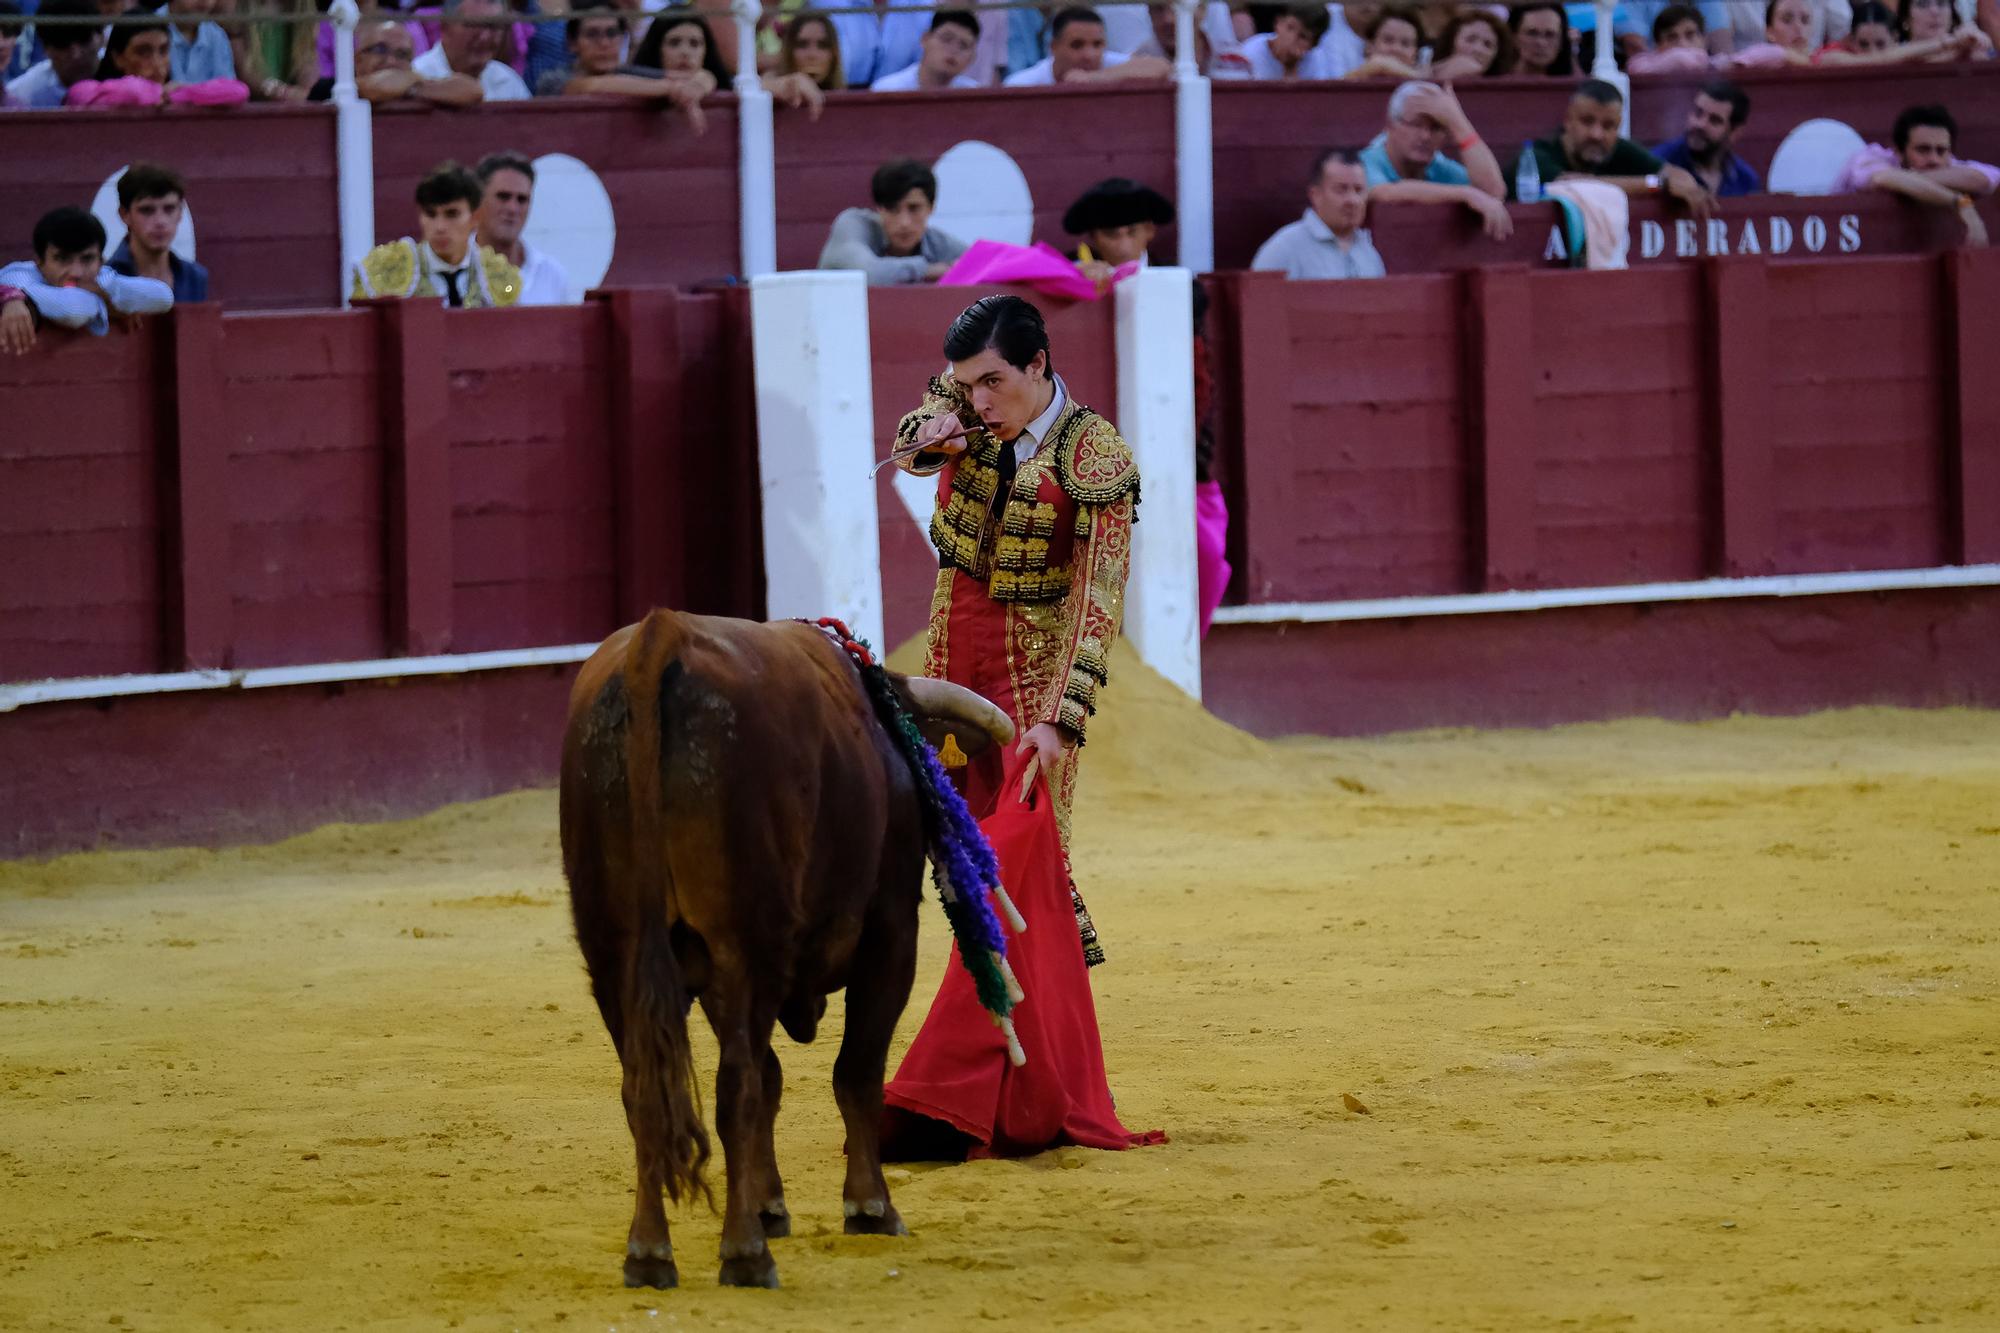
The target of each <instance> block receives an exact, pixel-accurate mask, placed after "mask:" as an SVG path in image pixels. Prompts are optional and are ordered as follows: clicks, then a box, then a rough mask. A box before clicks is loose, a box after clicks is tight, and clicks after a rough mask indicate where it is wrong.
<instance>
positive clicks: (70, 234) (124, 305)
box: [0, 208, 174, 354]
mask: <svg viewBox="0 0 2000 1333" xmlns="http://www.w3.org/2000/svg"><path fill="white" fill-rule="evenodd" d="M34 245H35V257H34V259H33V260H32V261H29V260H25V259H23V260H20V261H18V262H16V263H12V264H9V265H7V266H6V267H5V268H0V288H8V289H11V290H10V294H9V295H8V296H7V297H6V299H5V300H4V301H0V349H4V350H5V351H8V352H11V353H16V354H18V353H21V352H25V351H27V350H28V349H29V348H31V347H33V346H34V345H35V325H36V324H37V323H38V322H39V323H42V324H55V325H59V326H61V327H63V328H68V329H88V330H89V331H90V332H92V333H94V334H99V335H102V334H104V333H106V332H108V331H109V330H110V328H111V321H112V319H114V318H116V319H117V320H118V322H119V323H120V324H122V325H123V326H125V327H126V328H134V327H136V326H137V325H138V322H139V317H140V316H142V315H154V314H159V313H160V312H162V311H165V310H171V309H173V305H174V289H173V288H171V287H169V286H167V284H166V283H164V282H155V281H154V280H153V279H151V278H128V277H126V276H125V275H124V274H122V273H114V272H112V271H111V270H109V269H107V268H105V267H104V224H103V223H101V222H99V221H98V220H97V219H96V218H94V217H92V216H91V215H90V214H89V213H88V212H87V211H86V210H84V209H81V208H58V209H56V210H55V211H54V212H51V213H46V214H44V215H43V216H42V219H41V221H39V222H37V223H36V224H35V234H34Z"/></svg>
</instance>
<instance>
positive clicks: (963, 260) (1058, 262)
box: [938, 241, 1139, 301]
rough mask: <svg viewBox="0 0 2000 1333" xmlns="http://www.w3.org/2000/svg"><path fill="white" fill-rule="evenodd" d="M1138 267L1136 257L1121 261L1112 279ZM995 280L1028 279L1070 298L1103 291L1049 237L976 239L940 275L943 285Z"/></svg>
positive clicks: (1037, 286)
mask: <svg viewBox="0 0 2000 1333" xmlns="http://www.w3.org/2000/svg"><path fill="white" fill-rule="evenodd" d="M1138 271H1139V265H1138V263H1137V262H1136V261H1135V262H1133V263H1130V264H1120V265H1119V266H1118V267H1117V268H1116V269H1114V270H1112V273H1111V281H1112V282H1114V283H1116V282H1122V281H1123V280H1124V279H1126V278H1129V277H1131V276H1132V275H1133V274H1134V273H1137V272H1138ZM992 282H1019V283H1025V284H1026V285H1027V286H1030V287H1033V288H1034V289H1035V290H1036V291H1038V292H1040V293H1041V294H1042V295H1044V296H1060V297H1062V298H1063V299H1064V300H1068V301H1095V300H1096V299H1097V298H1098V297H1100V296H1102V295H1104V293H1103V292H1101V291H1099V290H1098V289H1097V284H1096V283H1094V282H1092V281H1091V280H1090V279H1089V278H1086V277H1084V276H1083V271H1082V270H1081V269H1079V268H1078V267H1077V266H1076V261H1075V260H1073V259H1070V258H1069V257H1068V256H1066V255H1064V254H1063V252H1062V251H1060V250H1058V249H1056V248H1055V247H1054V246H1053V245H1050V244H1049V243H1048V242H1046V241H1036V242H1035V243H1034V244H1033V245H1010V244H1009V243H1007V242H1006V241H974V242H973V243H972V246H971V248H969V249H968V250H966V252H965V253H964V254H962V255H960V256H959V257H958V262H957V263H955V264H953V265H952V266H951V267H950V268H949V269H947V270H946V271H945V275H944V276H943V277H942V278H939V279H938V285H939V286H941V287H977V286H981V285H983V284H986V283H992ZM1107 290H1108V289H1107Z"/></svg>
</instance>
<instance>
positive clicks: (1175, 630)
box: [1113, 268, 1201, 699]
mask: <svg viewBox="0 0 2000 1333" xmlns="http://www.w3.org/2000/svg"><path fill="white" fill-rule="evenodd" d="M1113 290H1114V292H1115V294H1116V297H1117V302H1118V430H1119V433H1120V434H1121V435H1123V436H1124V437H1125V440H1126V443H1128V444H1130V445H1131V446H1132V452H1133V454H1134V456H1136V457H1137V458H1138V460H1139V479H1140V484H1141V490H1142V494H1143V496H1144V503H1143V504H1141V505H1140V516H1139V523H1138V525H1137V526H1136V527H1134V528H1133V530H1132V573H1131V578H1130V580H1129V581H1128V582H1127V583H1126V585H1125V636H1126V637H1127V638H1128V639H1130V640H1131V641H1132V646H1133V647H1134V648H1136V649H1138V650H1139V656H1140V658H1141V659H1142V660H1143V661H1144V662H1145V663H1146V665H1147V666H1150V667H1151V668H1153V670H1155V671H1157V672H1159V673H1160V674H1161V675H1163V676H1165V677H1166V678H1167V679H1168V680H1170V681H1172V682H1173V683H1174V684H1176V685H1178V686H1180V688H1181V689H1183V690H1186V691H1187V692H1188V693H1189V694H1190V695H1192V696H1193V697H1194V698H1196V699H1199V698H1201V633H1200V613H1199V608H1198V607H1197V606H1196V601H1197V597H1196V576H1195V541H1194V306H1193V302H1194V279H1193V275H1192V274H1191V273H1189V272H1188V270H1187V269H1184V268H1149V269H1141V270H1140V271H1139V272H1137V273H1135V274H1133V275H1132V276H1131V277H1129V278H1127V279H1126V280H1125V281H1123V282H1121V283H1119V284H1118V286H1117V287H1116V288H1114V289H1113Z"/></svg>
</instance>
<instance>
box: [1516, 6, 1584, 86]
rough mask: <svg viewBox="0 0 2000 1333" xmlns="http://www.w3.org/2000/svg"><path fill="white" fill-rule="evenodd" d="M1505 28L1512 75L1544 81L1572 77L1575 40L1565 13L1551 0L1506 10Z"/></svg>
mask: <svg viewBox="0 0 2000 1333" xmlns="http://www.w3.org/2000/svg"><path fill="white" fill-rule="evenodd" d="M1507 26H1508V27H1509V28H1510V29H1512V31H1513V33H1514V69H1513V72H1514V73H1515V74H1521V75H1528V76H1531V77H1535V78H1544V79H1567V78H1570V77H1572V76H1574V75H1575V73H1576V37H1575V35H1574V34H1572V33H1571V32H1570V30H1569V12H1568V11H1567V10H1565V9H1564V8H1563V7H1562V6H1561V5H1559V4H1557V3H1555V0H1539V2H1538V3H1535V4H1528V5H1523V6H1521V7H1520V8H1519V9H1515V10H1510V11H1509V12H1508V15H1507Z"/></svg>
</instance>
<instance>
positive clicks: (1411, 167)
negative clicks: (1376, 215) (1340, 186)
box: [1361, 80, 1514, 241]
mask: <svg viewBox="0 0 2000 1333" xmlns="http://www.w3.org/2000/svg"><path fill="white" fill-rule="evenodd" d="M1446 143H1450V144H1451V145H1452V146H1453V148H1454V149H1456V150H1457V152H1458V155H1459V157H1460V158H1461V159H1462V160H1463V165H1461V164H1460V163H1459V162H1454V161H1452V160H1451V159H1450V158H1448V157H1446V156H1445V155H1444V154H1443V152H1442V151H1441V150H1442V149H1443V147H1444V145H1445V144H1446ZM1361 165H1362V166H1363V167H1365V168H1366V169H1367V171H1368V187H1369V197H1370V199H1372V200H1374V201H1377V202H1380V203H1408V204H1462V205H1464V206H1465V207H1467V208H1469V209H1471V210H1472V211H1473V212H1474V213H1477V214H1478V215H1479V221H1480V225H1481V226H1482V227H1484V228H1485V230H1486V234H1487V235H1488V236H1491V237H1492V238H1493V239H1494V240H1496V241H1504V240H1506V239H1507V238H1508V237H1509V236H1511V235H1513V232H1514V220H1513V219H1512V218H1511V217H1509V216H1508V214H1507V205H1506V203H1505V202H1504V201H1505V200H1506V198H1507V182H1506V179H1505V178H1504V177H1503V176H1501V174H1500V163H1499V162H1498V161H1497V160H1496V159H1495V158H1494V156H1493V150H1492V149H1491V148H1488V147H1487V146H1486V141H1485V140H1484V139H1481V138H1480V137H1479V131H1477V130H1475V129H1473V128H1472V121H1471V120H1470V119H1468V118H1467V116H1466V114H1465V109H1464V108H1463V107H1461V106H1460V105H1459V104H1458V98H1457V96H1456V95H1455V94H1454V93H1453V92H1452V91H1451V89H1449V88H1445V87H1442V86H1440V85H1438V84H1435V83H1426V82H1424V81H1422V80H1412V81H1410V82H1408V83H1405V84H1403V85H1402V86H1401V87H1399V88H1397V89H1396V91H1395V92H1393V93H1391V94H1390V95H1389V123H1388V124H1387V125H1386V126H1384V127H1383V130H1382V133H1380V134H1378V135H1376V136H1375V141H1374V142H1373V143H1371V144H1369V145H1368V147H1367V148H1366V149H1364V150H1362V153H1361Z"/></svg>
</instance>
